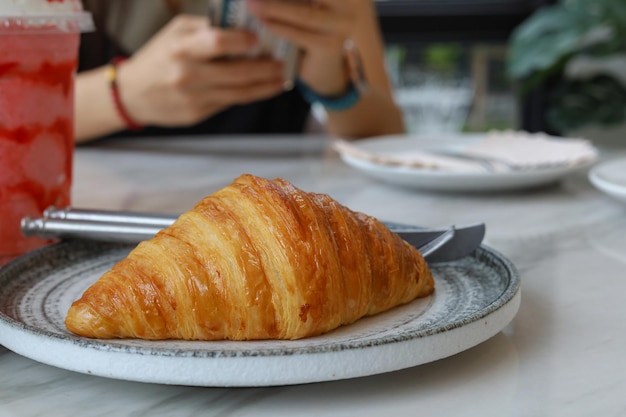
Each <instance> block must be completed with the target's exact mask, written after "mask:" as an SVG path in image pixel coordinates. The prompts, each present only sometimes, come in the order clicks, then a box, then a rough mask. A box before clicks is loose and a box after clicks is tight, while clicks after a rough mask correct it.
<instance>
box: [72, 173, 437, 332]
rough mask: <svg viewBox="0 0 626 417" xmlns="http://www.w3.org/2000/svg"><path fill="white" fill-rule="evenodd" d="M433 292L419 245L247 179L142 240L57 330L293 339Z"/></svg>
mask: <svg viewBox="0 0 626 417" xmlns="http://www.w3.org/2000/svg"><path fill="white" fill-rule="evenodd" d="M433 290H434V281H433V277H432V275H431V272H430V270H429V268H428V265H427V264H426V262H425V261H424V258H423V257H422V256H421V255H420V253H419V252H418V250H417V249H415V248H414V247H412V246H411V245H409V244H408V243H406V242H405V241H403V240H402V239H401V238H400V237H399V236H397V235H396V234H394V233H391V232H390V231H389V230H388V229H387V228H386V227H385V226H384V225H383V224H382V223H381V222H379V221H378V220H376V219H374V218H372V217H370V216H367V215H365V214H362V213H358V212H354V211H351V210H350V209H348V208H346V207H344V206H342V205H340V204H339V203H337V202H336V201H335V200H333V199H332V198H330V197H329V196H327V195H325V194H315V193H308V192H304V191H302V190H300V189H298V188H296V187H295V186H294V185H292V184H291V183H289V182H288V181H285V180H282V179H275V180H267V179H263V178H259V177H255V176H252V175H248V174H245V175H242V176H240V177H239V178H237V179H236V180H235V181H234V182H233V183H232V184H231V185H229V186H227V187H225V188H223V189H221V190H219V191H217V192H215V193H214V194H212V195H210V196H208V197H205V198H204V199H203V200H202V201H200V202H199V203H198V204H197V205H196V206H195V207H194V208H193V209H192V210H190V211H188V212H186V213H184V214H182V215H181V216H180V217H179V218H178V219H177V220H176V222H175V223H174V224H172V226H170V227H168V228H166V229H163V230H162V231H160V232H159V233H158V234H157V235H156V236H155V237H154V238H152V239H150V240H147V241H144V242H142V243H140V244H139V245H138V246H137V247H136V248H134V249H133V250H132V251H131V252H130V253H129V255H128V256H127V257H126V258H125V259H123V260H121V261H119V262H118V263H117V264H115V265H114V266H113V268H112V269H111V270H109V271H108V272H106V273H105V274H104V275H103V276H102V277H101V278H100V279H99V280H98V281H96V282H95V283H94V284H93V285H92V286H91V287H89V288H88V289H87V290H86V291H85V292H84V294H83V295H82V297H81V298H80V299H78V300H77V301H75V302H74V303H73V304H72V306H71V307H70V309H69V312H68V314H67V317H66V321H65V324H66V326H67V328H68V330H70V331H71V332H73V333H76V334H78V335H81V336H85V337H91V338H141V339H150V340H155V339H184V340H221V339H230V340H254V339H299V338H303V337H309V336H314V335H319V334H322V333H325V332H328V331H330V330H333V329H335V328H337V327H339V326H341V325H346V324H349V323H352V322H354V321H356V320H358V319H359V318H361V317H364V316H368V315H373V314H377V313H380V312H382V311H385V310H388V309H390V308H392V307H394V306H397V305H400V304H403V303H407V302H409V301H411V300H414V299H415V298H418V297H424V296H427V295H429V294H430V293H432V292H433Z"/></svg>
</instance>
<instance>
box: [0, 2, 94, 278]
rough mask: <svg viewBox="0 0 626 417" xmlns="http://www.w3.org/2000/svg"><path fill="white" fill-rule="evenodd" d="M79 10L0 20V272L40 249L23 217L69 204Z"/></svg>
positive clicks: (85, 26)
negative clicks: (24, 232) (23, 225)
mask: <svg viewBox="0 0 626 417" xmlns="http://www.w3.org/2000/svg"><path fill="white" fill-rule="evenodd" d="M92 25H93V23H92V21H91V15H89V14H88V13H85V12H73V13H55V14H51V15H32V14H31V15H24V16H2V15H0V51H2V53H0V266H1V265H3V264H5V263H7V262H9V261H10V260H12V259H14V258H16V257H18V256H20V255H22V254H24V253H26V252H28V251H31V250H33V249H36V248H38V247H41V246H43V245H45V244H47V243H49V242H48V241H45V240H43V239H40V238H32V237H31V238H26V237H24V236H23V235H22V232H21V228H20V223H21V219H22V218H23V217H26V216H30V217H40V216H41V215H42V213H43V210H45V209H46V208H47V207H48V206H51V205H54V206H57V207H65V206H67V205H69V204H70V192H71V184H72V158H73V149H74V77H75V72H76V67H77V58H78V47H79V43H80V33H81V31H85V30H90V29H91V27H92Z"/></svg>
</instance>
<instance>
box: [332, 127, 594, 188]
mask: <svg viewBox="0 0 626 417" xmlns="http://www.w3.org/2000/svg"><path fill="white" fill-rule="evenodd" d="M483 138H485V134H458V135H452V136H441V137H438V136H393V137H381V138H376V139H367V140H362V141H356V142H352V145H354V146H356V147H357V148H359V149H362V150H364V151H367V152H371V153H374V154H380V155H385V154H387V155H402V154H405V153H408V152H410V151H411V150H414V151H420V150H422V151H428V150H437V149H440V150H446V149H449V150H455V151H458V150H461V149H463V148H464V147H467V146H468V145H469V144H471V143H474V142H476V141H479V140H481V139H483ZM340 156H341V159H342V160H343V161H344V162H345V163H346V164H348V165H350V166H351V167H353V168H355V169H357V170H359V171H361V172H363V173H364V174H365V175H368V176H370V177H372V178H375V179H378V180H381V181H384V182H388V183H391V184H396V185H399V186H403V187H410V188H416V189H424V190H432V191H446V192H493V191H509V190H517V189H523V188H530V187H537V186H541V185H546V184H550V183H554V182H556V181H558V180H560V179H562V178H563V177H565V176H566V175H569V174H571V173H573V172H576V171H580V170H583V169H586V168H588V167H589V166H591V164H592V163H593V162H594V160H593V158H591V159H590V160H588V161H587V162H581V163H576V164H571V165H562V166H553V167H542V168H535V169H524V170H511V171H502V172H487V171H485V172H452V171H444V170H434V169H420V168H414V167H410V166H394V165H386V164H381V163H376V162H372V161H368V160H366V159H362V158H358V157H355V156H354V155H350V154H349V153H345V152H340Z"/></svg>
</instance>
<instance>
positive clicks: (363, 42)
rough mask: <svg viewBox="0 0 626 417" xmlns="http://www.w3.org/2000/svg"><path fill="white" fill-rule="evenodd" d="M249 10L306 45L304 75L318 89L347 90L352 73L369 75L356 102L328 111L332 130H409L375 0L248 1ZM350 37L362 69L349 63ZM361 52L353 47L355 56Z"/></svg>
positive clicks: (356, 133)
mask: <svg viewBox="0 0 626 417" xmlns="http://www.w3.org/2000/svg"><path fill="white" fill-rule="evenodd" d="M248 9H249V10H250V12H251V13H253V14H254V15H256V16H257V18H258V19H259V20H260V21H261V22H262V24H264V25H265V26H266V27H267V28H268V29H269V30H270V31H271V32H274V33H275V34H277V35H278V36H281V37H283V38H285V39H287V40H290V41H291V42H293V43H295V44H297V45H298V46H299V47H300V48H301V49H302V51H303V59H302V62H301V67H300V71H299V77H300V79H301V80H302V81H304V82H305V83H306V84H307V85H308V86H309V87H310V88H311V89H313V90H314V91H315V92H316V93H317V94H320V95H323V96H339V95H342V94H343V93H345V92H346V90H347V87H348V84H349V83H350V81H351V78H353V76H354V75H353V74H358V75H359V77H358V78H360V77H361V76H364V78H365V81H366V82H367V87H368V88H367V89H366V91H360V94H361V95H360V98H359V100H358V102H357V103H356V104H355V105H354V106H352V107H350V108H349V109H344V110H340V111H328V112H327V116H328V117H327V128H328V130H329V131H330V132H331V133H333V134H335V135H338V136H342V137H346V138H347V137H352V138H357V137H368V136H377V135H386V134H396V133H402V132H403V131H404V126H403V121H402V116H401V113H400V111H399V109H398V107H397V106H396V104H395V102H394V100H393V95H392V88H391V84H390V82H389V78H388V77H387V71H386V69H385V55H384V44H383V41H382V35H381V33H380V28H379V26H378V17H377V15H376V9H375V6H374V2H373V0H301V1H295V0H248ZM346 40H350V41H351V45H352V46H353V47H354V49H355V50H356V55H358V56H359V58H360V59H357V61H359V62H360V64H362V68H356V67H351V66H349V65H348V62H347V56H346V51H345V50H344V48H345V43H346ZM356 55H355V52H354V50H352V51H351V58H353V59H354V58H355V56H356ZM355 81H361V80H355Z"/></svg>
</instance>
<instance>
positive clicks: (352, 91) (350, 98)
mask: <svg viewBox="0 0 626 417" xmlns="http://www.w3.org/2000/svg"><path fill="white" fill-rule="evenodd" d="M296 88H297V89H298V90H299V91H300V93H301V94H302V96H303V97H304V99H305V100H306V101H308V102H309V103H310V104H314V103H319V104H321V105H322V106H324V108H325V109H327V110H331V111H340V110H347V109H349V108H350V107H352V106H354V105H355V104H356V103H357V101H359V92H358V91H357V89H356V88H355V87H354V84H353V83H352V82H350V84H348V89H347V90H346V91H345V92H344V93H343V94H341V95H338V96H322V95H320V94H317V93H316V92H315V91H313V90H311V88H310V87H309V86H308V85H306V84H305V83H304V82H302V81H301V80H300V79H297V80H296Z"/></svg>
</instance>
